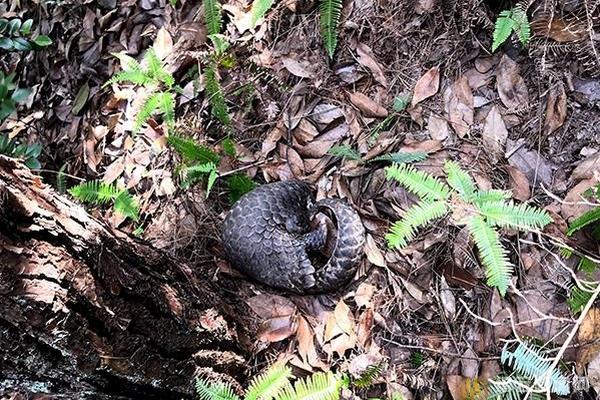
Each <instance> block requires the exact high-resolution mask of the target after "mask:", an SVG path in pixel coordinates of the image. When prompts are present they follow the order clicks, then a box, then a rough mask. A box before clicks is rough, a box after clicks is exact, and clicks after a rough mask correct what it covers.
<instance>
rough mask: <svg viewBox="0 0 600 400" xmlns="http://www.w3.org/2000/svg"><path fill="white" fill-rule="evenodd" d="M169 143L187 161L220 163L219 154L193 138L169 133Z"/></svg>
mask: <svg viewBox="0 0 600 400" xmlns="http://www.w3.org/2000/svg"><path fill="white" fill-rule="evenodd" d="M167 143H168V144H169V145H171V146H172V147H173V149H174V150H175V151H176V152H177V153H179V155H180V156H181V157H183V159H184V161H185V162H186V163H196V162H198V163H201V164H206V163H213V164H218V163H219V161H220V158H219V155H218V154H217V153H215V152H214V151H212V150H211V149H209V148H208V147H206V146H202V145H201V144H199V143H198V142H196V141H195V140H193V139H188V138H184V137H181V136H177V135H169V137H168V138H167Z"/></svg>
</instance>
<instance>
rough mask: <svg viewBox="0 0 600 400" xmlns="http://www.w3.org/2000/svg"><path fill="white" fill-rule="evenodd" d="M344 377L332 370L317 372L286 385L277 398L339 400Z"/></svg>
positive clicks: (286, 399) (280, 399) (281, 399)
mask: <svg viewBox="0 0 600 400" xmlns="http://www.w3.org/2000/svg"><path fill="white" fill-rule="evenodd" d="M341 386H342V379H341V378H340V377H339V376H337V375H334V374H333V373H331V372H327V373H324V372H317V373H314V374H312V375H309V376H307V377H306V378H304V379H298V380H297V381H296V382H295V384H294V386H293V387H292V385H288V386H286V387H285V388H284V389H283V390H282V391H281V392H279V394H278V395H277V396H276V397H275V399H276V400H338V399H339V398H340V388H341Z"/></svg>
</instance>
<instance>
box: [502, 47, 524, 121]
mask: <svg viewBox="0 0 600 400" xmlns="http://www.w3.org/2000/svg"><path fill="white" fill-rule="evenodd" d="M496 84H497V86H498V94H499V95H500V100H502V103H504V105H505V106H506V107H507V108H508V109H510V110H518V109H520V108H523V107H526V106H527V105H529V93H528V91H527V85H526V84H525V80H524V79H523V77H522V76H521V75H520V74H519V66H518V64H517V63H516V62H515V61H513V60H512V59H511V58H510V57H508V56H507V55H504V56H502V59H501V60H500V63H499V64H498V68H497V71H496Z"/></svg>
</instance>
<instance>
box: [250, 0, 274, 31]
mask: <svg viewBox="0 0 600 400" xmlns="http://www.w3.org/2000/svg"><path fill="white" fill-rule="evenodd" d="M272 6H273V0H254V1H253V2H252V10H251V12H252V27H255V26H256V23H257V22H258V20H260V19H261V18H263V17H264V16H265V14H266V13H267V11H269V9H270V8H271V7H272Z"/></svg>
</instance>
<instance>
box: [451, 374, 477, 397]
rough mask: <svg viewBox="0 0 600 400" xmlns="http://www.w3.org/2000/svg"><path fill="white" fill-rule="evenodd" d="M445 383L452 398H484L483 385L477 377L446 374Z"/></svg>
mask: <svg viewBox="0 0 600 400" xmlns="http://www.w3.org/2000/svg"><path fill="white" fill-rule="evenodd" d="M446 383H447V384H448V389H449V390H450V394H451V395H452V399H453V400H468V399H479V398H485V386H484V385H482V384H481V383H480V382H479V380H478V379H471V378H467V377H466V376H461V375H448V376H447V377H446Z"/></svg>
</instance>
